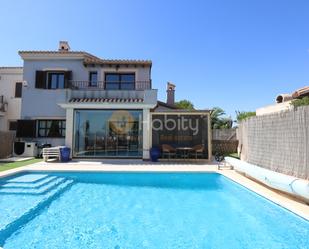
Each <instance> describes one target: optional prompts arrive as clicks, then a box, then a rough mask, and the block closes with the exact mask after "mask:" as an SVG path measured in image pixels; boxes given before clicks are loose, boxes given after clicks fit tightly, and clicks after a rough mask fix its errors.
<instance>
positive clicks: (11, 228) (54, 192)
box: [0, 178, 74, 247]
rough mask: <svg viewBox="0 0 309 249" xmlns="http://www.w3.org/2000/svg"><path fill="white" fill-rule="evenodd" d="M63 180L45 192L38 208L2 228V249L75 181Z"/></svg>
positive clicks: (0, 242) (29, 210)
mask: <svg viewBox="0 0 309 249" xmlns="http://www.w3.org/2000/svg"><path fill="white" fill-rule="evenodd" d="M63 179H64V180H62V181H61V182H59V183H58V184H57V185H55V186H54V187H51V188H49V189H48V191H45V192H46V194H45V197H44V198H43V199H42V200H41V201H40V202H39V203H38V204H37V205H36V206H34V207H32V208H30V209H28V210H26V211H25V212H24V213H23V214H22V215H21V216H20V217H17V218H16V219H15V220H14V221H13V222H11V223H9V224H7V225H6V226H5V227H4V228H0V247H1V245H3V244H4V242H5V240H6V239H7V238H9V237H10V236H11V235H12V234H13V233H14V232H15V231H16V230H18V229H20V228H21V227H22V226H24V225H25V224H26V223H28V222H29V221H31V220H32V219H34V218H35V217H36V216H37V215H39V214H40V213H41V212H42V211H43V210H44V209H45V208H47V207H48V206H49V205H50V204H51V203H52V202H53V201H54V200H55V199H57V198H59V197H60V196H61V194H62V193H64V192H65V191H67V190H68V189H69V188H70V187H71V186H72V185H73V184H74V181H73V180H67V179H65V178H63Z"/></svg>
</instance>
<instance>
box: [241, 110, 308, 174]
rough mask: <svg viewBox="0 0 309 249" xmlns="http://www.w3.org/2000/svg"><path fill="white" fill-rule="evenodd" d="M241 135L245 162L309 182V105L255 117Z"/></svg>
mask: <svg viewBox="0 0 309 249" xmlns="http://www.w3.org/2000/svg"><path fill="white" fill-rule="evenodd" d="M237 136H238V140H239V145H238V151H239V152H240V155H241V159H242V160H244V161H247V162H249V163H252V164H255V165H258V166H261V167H263V168H266V169H270V170H273V171H276V172H280V173H284V174H288V175H292V176H296V177H299V178H303V179H309V106H303V107H298V108H295V109H292V110H289V111H283V112H279V113H273V114H269V115H262V116H256V117H251V118H249V119H247V120H245V121H242V122H241V124H240V125H239V128H238V131H237Z"/></svg>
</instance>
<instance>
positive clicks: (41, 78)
mask: <svg viewBox="0 0 309 249" xmlns="http://www.w3.org/2000/svg"><path fill="white" fill-rule="evenodd" d="M35 88H41V89H44V88H46V72H44V71H36V74H35Z"/></svg>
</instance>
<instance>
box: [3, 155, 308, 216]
mask: <svg viewBox="0 0 309 249" xmlns="http://www.w3.org/2000/svg"><path fill="white" fill-rule="evenodd" d="M23 171H47V172H48V171H96V172H217V173H220V174H222V175H224V176H226V177H228V178H230V179H231V180H233V181H235V182H237V183H239V184H241V185H243V186H244V187H246V188H248V189H250V190H252V191H254V192H256V193H257V194H259V195H261V196H264V197H265V198H267V199H269V200H271V201H273V202H274V203H276V204H278V205H280V206H282V207H285V208H287V209H289V210H291V211H292V212H294V213H296V214H298V215H299V216H301V217H303V218H305V219H307V220H309V205H307V204H305V203H303V202H301V201H298V200H296V199H294V198H292V197H290V196H288V195H285V194H282V193H280V192H277V191H274V190H271V189H269V188H267V187H265V186H263V185H261V184H259V183H257V182H255V181H253V180H251V179H248V178H246V177H244V176H243V175H241V174H238V173H237V172H235V171H234V170H218V169H217V165H216V164H191V163H169V162H166V163H151V162H144V161H142V160H103V161H98V160H93V161H91V160H81V161H71V162H69V163H58V162H49V163H45V162H39V163H35V164H32V165H29V166H24V167H20V168H16V169H12V170H8V171H5V172H1V173H0V177H5V176H8V175H12V174H15V173H19V172H23Z"/></svg>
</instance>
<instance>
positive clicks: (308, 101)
mask: <svg viewBox="0 0 309 249" xmlns="http://www.w3.org/2000/svg"><path fill="white" fill-rule="evenodd" d="M291 105H293V106H294V107H298V106H304V105H309V97H308V96H306V97H304V98H302V99H294V100H292V102H291Z"/></svg>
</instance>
